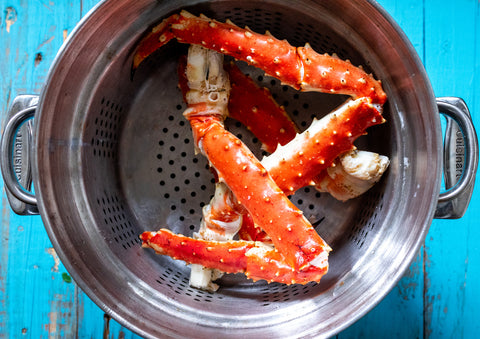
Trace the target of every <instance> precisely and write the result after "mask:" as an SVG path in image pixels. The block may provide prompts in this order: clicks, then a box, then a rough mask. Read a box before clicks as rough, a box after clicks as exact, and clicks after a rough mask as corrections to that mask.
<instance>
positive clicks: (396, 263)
mask: <svg viewBox="0 0 480 339" xmlns="http://www.w3.org/2000/svg"><path fill="white" fill-rule="evenodd" d="M180 9H187V10H189V11H190V12H192V13H194V14H197V15H198V14H200V13H203V14H206V15H207V16H209V17H212V18H215V19H218V20H221V21H224V20H225V19H231V20H232V21H233V22H234V23H236V24H237V25H239V26H244V25H248V26H249V27H250V28H251V29H252V30H254V31H257V32H264V31H265V30H269V31H270V32H271V33H272V34H273V35H274V36H275V37H277V38H280V39H283V38H285V39H287V40H288V41H289V42H290V43H291V44H292V45H296V46H300V45H304V44H305V43H306V42H309V43H310V44H311V45H312V47H313V48H314V49H315V50H317V51H318V52H326V53H337V54H338V55H339V57H341V58H343V59H350V60H351V61H352V63H353V64H354V65H363V66H364V68H366V69H367V70H370V71H373V72H374V73H375V76H376V77H377V78H380V79H382V81H383V84H384V88H385V90H386V92H387V94H388V95H389V102H388V104H387V105H386V106H385V113H384V116H385V118H386V119H387V123H386V124H384V125H380V126H375V127H373V128H370V129H369V130H368V132H369V134H368V135H367V136H364V137H362V138H360V139H359V140H358V142H357V143H356V145H357V146H358V148H360V149H365V150H370V151H375V152H378V153H380V154H384V155H387V156H389V157H390V159H391V166H390V169H389V170H388V171H387V173H386V174H385V175H384V177H383V178H382V180H381V182H380V183H378V184H377V185H376V186H375V187H374V188H373V189H372V190H370V191H369V192H367V193H366V194H365V195H363V196H362V197H360V198H357V199H354V200H352V201H349V202H346V203H342V202H338V201H336V200H335V199H333V198H331V197H330V196H329V195H328V194H325V193H318V192H317V191H316V190H315V189H313V188H310V187H307V188H304V189H301V190H300V191H298V192H297V193H296V194H295V195H293V196H292V197H291V200H292V201H293V202H294V203H295V204H296V205H297V206H298V207H299V208H301V209H302V210H303V211H304V214H305V215H306V217H307V218H308V219H309V220H310V221H311V222H312V224H314V225H315V226H316V229H317V231H318V233H319V234H320V235H321V236H322V237H323V238H324V239H325V240H326V241H327V242H328V243H329V244H330V245H331V246H332V248H333V252H332V253H331V256H330V270H329V273H328V274H327V275H326V276H325V277H324V278H323V280H322V281H321V282H320V283H319V284H315V283H310V284H307V285H304V286H303V285H292V286H287V285H282V284H276V283H272V284H267V283H266V282H264V281H260V282H257V283H252V282H251V281H249V280H247V279H245V278H244V276H243V275H226V276H224V277H223V278H222V279H221V281H220V285H221V287H220V289H219V291H218V292H216V293H214V294H212V293H208V292H204V291H200V290H197V289H194V288H191V287H189V285H188V279H189V274H190V269H189V267H188V266H186V265H185V263H184V262H182V261H175V260H172V259H171V258H169V257H164V256H159V255H156V254H154V253H153V251H151V250H149V249H143V248H141V241H140V240H139V238H138V236H139V234H141V233H142V232H143V231H146V230H157V229H159V228H162V227H168V228H170V229H171V230H172V231H174V232H177V233H182V234H185V235H191V234H192V233H193V232H194V231H195V230H197V229H198V227H199V222H200V219H201V211H202V207H203V206H204V205H205V204H207V203H208V202H209V201H210V199H211V197H212V194H213V192H214V180H213V176H212V174H211V172H210V170H209V169H208V166H207V161H206V159H205V158H204V157H203V156H202V155H195V153H194V146H193V141H192V137H191V130H190V127H189V124H188V122H187V121H186V120H185V119H184V118H183V116H182V113H183V111H184V109H185V108H186V105H185V103H184V102H183V100H182V96H181V93H180V91H179V89H178V87H177V81H178V78H177V74H176V68H177V61H178V57H179V56H180V55H181V54H182V53H186V51H187V46H185V45H181V44H178V43H177V42H171V43H169V44H168V45H167V46H165V47H164V48H162V49H161V50H159V51H157V52H155V53H154V54H153V55H152V56H151V58H149V59H148V60H147V61H145V63H143V64H142V65H141V67H140V68H139V69H138V70H137V72H136V73H135V74H134V76H133V78H132V77H131V72H130V71H131V69H130V67H131V62H132V53H133V50H134V48H135V45H136V44H137V43H138V41H139V40H140V39H141V37H142V34H143V33H144V32H146V31H147V29H148V28H149V27H151V26H152V25H154V24H155V23H158V22H159V21H160V20H161V19H162V18H165V17H167V16H169V15H171V14H173V13H178V12H179V11H180ZM374 9H375V8H374V7H373V6H372V5H371V4H369V3H368V2H367V3H356V5H355V6H354V5H352V4H350V2H338V1H337V2H324V3H314V2H309V1H305V2H301V3H297V2H295V3H291V2H287V1H272V2H263V1H262V2H255V1H242V2H232V1H215V2H208V3H198V4H196V5H192V3H189V2H186V1H185V2H171V3H170V2H169V3H164V2H155V1H146V0H143V1H135V2H133V1H131V2H129V1H111V2H108V1H107V2H105V3H103V4H102V5H100V6H99V7H98V8H97V9H96V10H95V12H94V13H93V14H92V15H91V16H90V17H88V18H87V19H86V20H85V21H84V22H83V23H82V24H81V25H80V26H79V28H78V29H77V31H76V32H75V34H74V35H73V38H71V40H69V43H68V44H67V46H66V47H65V48H64V50H62V51H61V53H60V57H61V58H63V60H65V62H66V63H67V64H68V65H75V66H74V67H67V68H66V69H62V68H61V67H60V66H58V65H56V66H55V67H54V68H53V69H52V71H51V75H50V79H51V80H50V81H49V83H47V85H46V88H45V91H44V97H42V100H41V103H40V107H39V110H41V111H46V112H49V111H53V112H64V114H56V116H55V117H53V115H49V114H42V116H41V117H40V119H38V120H37V121H36V124H37V134H36V140H37V141H36V148H37V155H36V161H37V166H38V169H37V172H36V173H35V176H36V177H38V178H39V177H45V176H49V177H53V178H55V181H56V182H57V183H58V182H61V183H62V184H61V185H57V184H56V183H55V182H43V181H39V183H38V185H37V186H38V187H36V191H37V192H38V193H39V194H41V196H42V198H43V199H42V201H41V202H40V206H39V207H40V209H41V213H42V216H43V218H44V222H45V224H46V228H47V231H48V232H49V235H50V237H51V239H52V242H53V243H54V245H55V247H56V248H57V251H58V253H59V256H60V257H61V259H62V261H63V262H64V263H65V265H66V267H67V268H68V269H69V271H70V272H71V273H72V275H73V276H74V278H75V280H76V281H77V282H78V283H79V285H80V286H81V287H82V289H84V290H85V291H86V292H87V293H88V294H89V296H90V297H91V298H92V299H93V300H94V301H95V302H97V303H98V304H99V305H100V306H101V307H103V308H104V309H105V310H106V312H107V313H109V314H110V315H112V316H113V317H114V318H116V319H117V320H118V321H120V322H121V323H122V324H124V325H126V326H128V327H129V328H132V329H133V330H135V331H136V332H138V333H139V334H141V335H143V336H146V337H182V336H183V335H194V336H198V337H213V338H216V337H222V338H223V337H226V336H227V335H228V336H229V337H249V336H254V337H267V336H269V337H278V336H281V337H308V336H315V337H317V336H329V335H333V334H335V333H336V332H338V331H339V330H341V329H342V328H344V327H346V326H348V325H349V324H351V323H352V322H353V321H355V320H356V319H358V318H359V317H360V316H362V315H363V314H365V313H366V312H367V311H368V310H369V309H370V308H372V307H373V306H374V305H375V304H376V303H377V302H378V301H379V300H380V299H381V298H382V297H383V296H384V295H385V294H386V293H387V292H388V290H389V289H390V288H391V287H392V286H393V285H394V284H395V282H396V281H397V280H398V279H399V277H400V275H401V272H402V271H403V270H404V269H405V268H406V267H408V265H409V263H410V261H411V260H412V258H413V257H414V256H415V255H416V251H417V249H418V248H419V246H420V243H421V241H422V239H423V236H424V232H425V231H426V229H427V228H428V225H429V223H430V221H431V218H432V215H433V207H434V206H433V207H432V206H431V205H432V203H431V197H432V196H438V190H439V188H438V185H437V182H430V181H429V180H428V179H426V177H425V175H426V173H433V174H436V173H439V161H438V159H437V157H438V155H437V153H438V146H437V145H436V144H435V142H441V138H440V135H439V134H438V132H436V131H435V129H433V130H432V129H431V128H426V126H436V125H437V124H439V122H437V121H436V120H433V121H429V120H430V119H432V118H431V115H432V114H433V113H432V114H430V116H429V115H428V114H427V116H425V115H422V114H420V113H419V112H428V111H432V110H434V109H435V107H433V106H434V105H432V100H433V99H432V97H430V96H429V95H431V92H430V91H429V89H430V88H429V87H428V84H427V83H425V82H424V81H423V80H424V79H420V78H419V79H416V80H417V81H416V82H415V83H413V82H411V79H410V77H409V76H406V75H408V74H409V73H408V72H409V69H408V68H409V67H417V66H418V64H416V61H417V60H416V59H415V58H413V59H411V56H409V54H408V53H410V52H411V51H410V50H409V49H408V48H406V47H405V48H404V49H405V51H404V50H403V49H402V48H403V47H402V46H403V45H402V44H401V42H398V46H399V47H398V48H399V50H398V52H396V54H395V55H393V56H391V57H390V58H387V57H386V56H385V55H383V54H382V53H383V52H384V51H383V50H381V49H380V48H379V47H380V46H379V45H382V43H383V41H384V40H388V34H393V33H392V32H388V31H385V32H384V31H381V33H379V32H378V31H375V32H370V34H367V32H368V30H372V27H373V26H375V25H374V24H373V23H372V24H370V25H366V26H365V27H362V26H361V25H360V23H361V22H368V21H369V20H373V19H372V18H374V19H375V20H377V25H380V26H381V25H385V27H387V26H388V25H389V24H390V23H389V22H388V21H385V19H384V18H383V16H381V15H380V14H378V12H374V15H373V17H372V13H373V12H371V11H373V10H374ZM375 27H377V26H375ZM377 29H378V27H377ZM383 34H385V35H386V36H383ZM376 41H380V42H376ZM403 43H404V42H403ZM407 47H409V46H407ZM407 52H408V53H407ZM405 53H407V55H405ZM409 57H410V59H411V61H410V59H409ZM396 59H399V60H407V61H408V62H406V64H407V65H400V66H398V67H397V68H396V69H395V70H394V71H392V67H391V65H389V63H390V62H395V60H396ZM239 66H240V67H241V69H242V70H243V71H244V72H245V73H248V74H249V75H250V76H251V77H252V78H253V79H254V80H255V81H256V82H257V83H258V84H259V85H260V86H265V87H268V88H270V89H271V92H272V93H273V96H274V98H275V99H276V100H277V102H278V103H279V104H281V105H283V106H285V108H286V110H287V111H288V113H289V114H290V115H291V116H292V117H293V118H294V120H295V121H296V123H297V124H298V126H299V127H300V129H301V130H303V129H305V128H307V127H308V126H309V125H310V123H311V121H312V119H313V118H321V117H322V116H324V115H325V114H326V113H328V112H329V111H331V110H332V109H334V108H335V107H337V106H338V105H340V104H341V103H342V102H343V101H344V100H345V99H346V97H343V96H335V95H326V94H320V93H301V92H297V91H295V90H293V89H291V88H289V87H286V86H284V85H282V84H281V83H280V82H279V81H278V80H276V79H274V78H271V77H267V76H264V74H263V73H262V72H261V71H259V70H258V69H256V68H253V67H250V66H247V65H246V64H243V63H239ZM404 68H405V69H404ZM408 86H411V87H412V86H413V87H412V88H413V89H414V90H405V88H406V87H408ZM422 86H423V87H422ZM417 87H422V88H423V91H424V92H425V95H426V97H427V98H426V100H417V99H416V98H415V95H417V94H416V93H418V92H421V89H418V90H417ZM400 92H401V93H404V94H402V95H400V94H399V93H400ZM393 110H394V112H395V114H391V112H392V111H393ZM415 113H417V114H415ZM433 119H436V115H435V118H433ZM409 126H416V127H415V128H417V129H418V131H413V130H412V129H411V127H409ZM227 128H228V129H229V130H230V131H232V132H233V133H234V134H235V135H237V136H238V137H239V138H240V139H241V140H242V141H244V142H245V143H246V144H247V145H248V146H249V147H250V148H251V149H252V150H253V151H254V152H255V154H256V155H257V156H258V157H259V158H260V159H261V158H262V157H263V155H264V153H263V152H262V150H261V149H260V146H261V145H260V143H259V142H258V140H257V139H256V138H255V137H254V136H253V135H252V134H251V133H250V132H249V131H248V130H246V129H245V128H244V127H243V126H241V125H240V124H238V123H237V122H235V121H233V120H229V121H228V122H227ZM438 140H440V141H438ZM412 145H415V146H414V147H413V146H412ZM419 150H421V151H419ZM423 152H426V153H423ZM419 153H420V154H419ZM405 197H408V199H407V198H405ZM429 199H430V200H429Z"/></svg>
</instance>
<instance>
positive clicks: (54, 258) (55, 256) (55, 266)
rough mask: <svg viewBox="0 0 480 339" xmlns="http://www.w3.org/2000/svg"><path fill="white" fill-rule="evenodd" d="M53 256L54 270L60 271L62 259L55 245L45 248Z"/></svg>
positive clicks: (52, 269)
mask: <svg viewBox="0 0 480 339" xmlns="http://www.w3.org/2000/svg"><path fill="white" fill-rule="evenodd" d="M45 251H46V252H47V253H48V254H50V255H51V256H52V258H53V262H54V265H53V266H52V268H51V271H52V272H58V265H60V259H59V258H58V255H57V252H55V249H54V248H53V247H49V248H47V249H46V250H45Z"/></svg>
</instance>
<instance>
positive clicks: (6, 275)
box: [0, 1, 79, 338]
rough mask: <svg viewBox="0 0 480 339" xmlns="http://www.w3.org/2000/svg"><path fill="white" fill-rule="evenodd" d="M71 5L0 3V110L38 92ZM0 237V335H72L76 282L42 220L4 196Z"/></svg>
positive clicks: (68, 24)
mask: <svg viewBox="0 0 480 339" xmlns="http://www.w3.org/2000/svg"><path fill="white" fill-rule="evenodd" d="M73 5H74V4H73V2H71V1H65V2H62V3H58V4H54V3H52V2H47V1H44V2H34V3H28V4H27V3H25V2H23V1H14V2H8V4H7V3H6V2H2V13H3V15H4V16H3V18H2V27H1V32H0V40H1V43H0V45H1V46H2V47H3V53H2V54H1V56H0V58H1V60H0V64H1V65H2V66H1V67H2V75H3V83H2V95H1V96H0V100H1V104H0V107H1V108H2V114H5V111H6V108H7V107H8V105H9V104H10V103H11V101H12V100H13V98H14V97H15V96H16V95H17V94H20V93H22V94H24V93H30V94H32V93H39V92H40V89H41V87H42V84H43V83H44V82H45V78H46V73H47V71H48V68H49V67H50V64H51V62H52V61H53V58H54V56H55V54H56V52H57V50H58V48H59V47H60V46H61V44H62V42H63V35H64V30H67V31H68V30H70V29H71V28H72V27H73V26H74V25H75V23H76V21H77V20H78V15H79V12H78V11H76V12H74V11H72V9H73ZM3 117H4V116H2V118H3ZM2 121H3V119H2ZM1 241H2V256H1V268H2V274H1V276H2V283H3V284H2V295H1V300H2V302H1V303H2V318H1V320H0V323H1V325H0V337H3V336H7V337H8V336H11V337H20V336H21V335H26V336H30V337H35V338H40V337H48V336H58V337H60V336H65V337H72V336H74V335H75V330H76V329H75V326H71V325H70V324H71V323H74V324H75V320H74V319H75V317H76V314H75V307H72V305H74V304H75V295H76V294H75V287H74V286H73V285H72V284H68V283H66V282H65V280H64V279H62V274H67V273H66V271H65V268H64V267H63V266H62V265H61V263H60V262H59V260H58V257H57V256H56V253H55V252H54V251H53V249H52V245H51V243H50V241H49V240H48V237H47V235H46V232H45V229H44V227H43V224H42V222H41V219H40V218H39V217H27V218H22V217H18V216H16V215H14V214H12V213H11V212H10V211H9V209H8V203H7V202H6V201H5V197H4V196H3V198H2V239H1ZM63 276H65V275H63Z"/></svg>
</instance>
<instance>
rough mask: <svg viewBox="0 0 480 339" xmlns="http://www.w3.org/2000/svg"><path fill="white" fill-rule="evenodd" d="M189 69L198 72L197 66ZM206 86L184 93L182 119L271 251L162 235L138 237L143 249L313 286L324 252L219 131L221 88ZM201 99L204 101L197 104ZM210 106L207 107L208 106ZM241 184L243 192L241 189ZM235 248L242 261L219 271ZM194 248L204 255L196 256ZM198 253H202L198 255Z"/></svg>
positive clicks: (236, 144) (255, 165) (247, 155)
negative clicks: (305, 278)
mask: <svg viewBox="0 0 480 339" xmlns="http://www.w3.org/2000/svg"><path fill="white" fill-rule="evenodd" d="M191 48H194V47H191ZM202 51H205V50H203V49H202ZM199 53H201V52H198V53H190V54H191V57H190V54H189V65H190V64H193V65H195V64H197V63H200V64H201V62H202V61H201V59H200V58H197V55H198V54H199ZM213 55H218V54H216V53H215V54H213V53H212V52H210V53H209V56H213ZM215 62H218V61H214V62H209V66H213V67H212V68H210V69H208V73H209V81H210V79H211V78H212V77H216V78H217V80H218V79H220V80H221V79H222V78H223V77H224V76H223V75H221V74H220V73H221V70H219V69H218V66H217V65H215V64H214V63H215ZM194 68H195V69H202V68H204V67H202V66H201V65H200V66H195V67H194ZM215 72H219V73H218V74H219V75H218V76H215V75H212V74H215ZM188 73H189V72H188V66H187V74H188ZM205 74H206V72H205V71H204V75H205ZM190 76H193V77H194V78H195V76H197V74H196V72H195V71H194V72H191V73H190ZM190 76H189V80H190ZM198 76H199V74H198ZM209 81H208V82H209ZM208 82H207V86H203V85H201V86H196V84H195V82H194V81H192V84H193V85H194V86H192V91H190V92H192V93H190V92H189V93H187V101H188V102H189V108H188V109H187V110H186V111H185V113H184V115H185V116H186V118H187V119H188V120H189V121H190V124H191V127H192V130H193V135H194V140H195V144H196V146H197V148H198V149H199V150H200V151H201V152H202V153H203V154H204V155H206V157H207V158H208V160H209V161H210V163H211V165H212V166H213V167H214V168H215V170H216V172H217V174H218V177H219V180H220V181H224V182H225V183H226V184H227V186H228V187H229V188H230V189H231V190H232V192H233V193H234V194H235V197H236V198H237V199H238V200H240V201H241V202H242V204H243V205H244V206H245V208H246V209H247V210H248V211H249V213H250V214H251V216H252V218H253V219H254V221H255V223H257V224H259V225H262V228H263V229H264V230H265V231H266V232H267V233H268V234H270V236H271V238H272V242H273V243H274V245H275V249H272V248H270V247H264V246H263V245H261V244H260V243H258V242H248V241H247V242H245V241H239V242H216V241H214V242H211V241H210V242H209V241H205V240H198V239H192V238H188V237H183V236H180V235H175V234H173V233H171V232H169V231H167V230H160V231H158V232H144V233H143V234H142V235H141V238H142V240H143V241H144V245H145V246H147V247H152V248H154V249H155V250H156V251H157V252H159V253H161V254H167V255H170V256H173V257H178V258H179V259H181V260H185V261H187V262H190V263H196V264H201V265H203V266H207V267H211V268H216V269H220V270H222V271H224V272H231V273H233V272H245V274H246V275H247V276H249V277H251V278H252V279H267V280H272V279H273V280H275V281H281V282H288V283H294V282H298V281H297V280H296V279H297V278H298V277H301V276H304V275H306V274H307V273H308V276H309V277H310V278H311V279H314V280H315V281H318V280H319V278H320V277H321V276H322V275H323V274H324V273H325V272H326V271H327V269H328V262H327V258H328V252H329V251H330V247H329V246H328V245H327V244H326V243H325V242H324V241H323V240H322V239H321V238H320V236H319V235H318V234H317V233H316V232H315V230H314V229H313V227H312V226H311V224H310V223H309V222H308V220H307V219H306V218H305V217H304V216H303V213H302V212H301V211H300V210H298V209H297V208H296V207H295V206H294V205H293V204H292V203H291V202H290V200H289V199H288V198H287V197H286V195H285V194H284V193H283V192H282V191H281V190H280V189H279V188H278V186H277V185H276V184H275V182H274V181H273V180H272V179H271V177H270V176H269V175H268V172H267V171H265V169H264V168H263V166H261V164H260V162H259V161H258V160H257V159H256V158H255V157H254V155H253V154H252V153H251V152H250V150H248V148H247V147H246V146H245V145H244V144H243V143H242V142H241V141H240V140H239V139H238V138H236V137H235V136H233V135H232V134H231V133H229V132H228V131H226V130H225V129H224V128H223V124H222V120H223V118H224V117H225V116H226V114H224V112H222V109H219V107H218V106H216V105H217V104H218V103H220V107H221V108H223V107H224V105H223V104H222V103H223V98H224V96H223V93H222V92H225V88H227V86H225V87H221V86H218V87H217V84H216V85H215V86H216V88H222V92H215V91H210V92H209V91H208V89H207V91H205V90H204V88H205V87H207V88H208V87H209V84H208ZM202 97H203V100H204V102H201V100H202ZM219 98H220V100H219ZM199 99H200V100H199ZM212 99H213V100H212ZM211 101H213V105H211V104H210V102H211ZM237 173H242V175H238V174H237ZM247 185H248V187H245V186H247ZM176 244H179V246H176ZM232 244H234V245H232ZM242 244H243V245H242ZM237 245H238V246H240V247H241V248H242V251H243V252H242V254H241V255H243V256H244V259H243V261H242V260H236V259H235V260H234V264H232V265H230V264H229V265H227V267H225V265H224V263H225V262H228V263H232V262H231V261H230V258H227V257H224V255H225V256H228V253H229V252H230V251H228V248H231V252H234V253H232V255H233V254H237V252H236V251H237ZM200 248H203V249H204V250H203V251H200ZM222 249H227V252H226V253H223V252H222V251H223V250H222ZM200 253H202V254H201V255H199V254H200ZM219 255H220V258H219ZM209 258H211V259H212V260H213V261H211V259H209ZM267 264H268V265H267ZM238 265H240V267H238ZM275 266H277V267H275ZM267 268H268V269H267ZM272 269H273V270H272ZM270 270H272V271H270ZM299 272H302V273H299ZM272 275H273V276H272ZM296 277H297V278H296ZM311 279H309V280H310V281H311ZM300 282H303V283H305V282H307V281H300Z"/></svg>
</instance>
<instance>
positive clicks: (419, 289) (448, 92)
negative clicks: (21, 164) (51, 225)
mask: <svg viewBox="0 0 480 339" xmlns="http://www.w3.org/2000/svg"><path fill="white" fill-rule="evenodd" d="M96 3H97V1H96V0H62V1H55V0H30V1H27V0H0V10H1V11H0V15H1V17H0V25H1V26H0V48H1V53H0V74H1V88H0V118H1V121H2V126H3V121H4V119H5V113H6V111H7V108H8V106H9V105H10V104H11V102H12V100H13V98H14V97H15V96H16V95H18V94H25V93H39V92H40V90H41V87H42V84H43V83H44V82H45V80H46V74H47V71H48V69H49V67H50V65H51V63H52V61H53V58H54V57H55V55H56V53H57V51H58V49H59V48H60V46H61V44H62V42H63V41H64V39H65V38H66V36H67V35H68V34H69V33H70V32H71V31H72V29H73V28H74V26H75V25H76V23H77V22H78V21H79V20H80V19H81V18H82V16H84V15H85V14H86V13H87V11H88V10H89V9H90V8H92V7H93V6H94V5H95V4H96ZM380 4H381V5H382V6H384V8H385V9H386V10H387V11H388V12H389V13H390V14H391V15H392V16H393V18H394V19H395V20H396V21H397V22H398V23H399V25H400V26H401V27H402V29H403V30H404V31H405V33H406V34H407V36H408V38H409V39H410V40H411V41H412V43H413V45H414V47H415V48H416V50H417V52H418V54H419V55H420V58H421V59H422V61H423V63H424V65H425V67H426V70H427V73H428V74H429V77H430V79H431V82H432V85H433V88H434V91H435V94H436V95H437V96H459V97H462V98H463V99H464V100H465V101H466V103H467V105H468V106H469V108H470V110H471V113H472V116H473V120H474V123H475V124H476V126H477V128H478V127H479V126H480V2H479V1H478V0H456V1H444V0H442V1H438V0H423V1H421V0H381V1H380ZM0 189H1V194H2V195H1V199H0V209H1V228H0V338H23V337H25V338H47V337H49V338H50V337H52V338H73V337H78V338H100V337H101V336H102V335H103V336H104V337H108V338H110V337H111V338H136V337H137V336H136V335H135V334H133V333H132V332H130V331H129V330H128V329H126V328H124V327H122V326H121V325H119V324H118V323H116V322H115V321H114V320H110V319H108V318H105V317H104V313H103V311H102V310H101V309H100V308H98V307H97V306H96V305H95V304H94V303H93V302H92V301H91V300H90V299H89V298H88V297H87V296H86V295H85V294H84V293H83V292H82V291H81V290H80V289H79V288H78V287H77V285H76V284H75V282H74V281H72V279H71V277H70V275H69V274H68V272H67V271H66V270H65V268H64V266H63V265H62V263H61V262H60V261H59V259H58V257H57V255H56V253H55V250H54V249H53V248H52V245H51V243H50V241H49V239H48V237H47V234H46V231H45V229H44V228H43V225H42V222H41V219H40V217H38V216H34V217H19V216H17V215H15V214H14V213H12V212H11V210H10V207H9V205H8V202H7V199H6V196H5V191H4V189H3V182H0ZM479 215H480V189H478V187H477V189H476V190H475V192H474V195H473V198H472V202H471V204H470V208H469V210H468V212H467V214H466V215H465V216H464V217H463V218H462V219H460V220H445V221H443V220H434V221H433V223H432V225H431V228H430V231H429V233H428V235H427V237H426V239H425V243H424V246H423V247H422V248H421V250H420V251H419V253H418V255H417V257H416V260H415V261H414V262H413V263H412V265H411V266H410V267H409V269H408V270H407V271H406V272H405V274H404V276H403V278H402V279H401V280H400V282H399V283H398V284H397V285H396V286H395V287H394V288H393V290H392V291H391V292H390V293H389V294H388V295H387V297H386V298H385V299H384V300H383V301H382V302H381V303H380V304H379V305H378V306H376V307H375V308H374V309H373V310H372V311H371V312H369V313H368V314H367V315H366V316H365V317H363V318H362V319H360V320H359V321H358V322H357V323H355V324H354V325H352V326H351V327H350V328H348V329H347V330H345V331H343V332H342V333H340V334H338V337H339V338H359V337H365V338H386V337H395V338H397V337H398V338H420V337H428V338H478V337H479V335H480V321H479V320H480V316H479V313H478V308H479V306H480V245H479V244H480V229H479V228H478V223H479V222H478V216H479Z"/></svg>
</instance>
